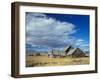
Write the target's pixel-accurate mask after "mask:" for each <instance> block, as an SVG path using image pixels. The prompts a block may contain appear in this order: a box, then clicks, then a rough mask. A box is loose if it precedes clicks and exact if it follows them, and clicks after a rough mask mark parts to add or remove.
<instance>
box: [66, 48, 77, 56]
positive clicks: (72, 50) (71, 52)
mask: <svg viewBox="0 0 100 80" xmlns="http://www.w3.org/2000/svg"><path fill="white" fill-rule="evenodd" d="M76 49H77V48H74V49H71V50H70V51H69V52H68V53H67V55H71V54H73V53H74V51H75V50H76Z"/></svg>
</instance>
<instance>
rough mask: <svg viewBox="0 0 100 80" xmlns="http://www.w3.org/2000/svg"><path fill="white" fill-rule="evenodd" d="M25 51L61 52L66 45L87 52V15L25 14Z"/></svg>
mask: <svg viewBox="0 0 100 80" xmlns="http://www.w3.org/2000/svg"><path fill="white" fill-rule="evenodd" d="M25 25H26V51H28V52H30V51H31V52H32V51H33V52H34V51H39V52H45V51H50V50H52V49H59V50H63V49H64V48H65V47H67V46H68V45H72V46H73V47H76V48H80V49H82V50H83V51H89V26H90V25H89V15H77V14H58V13H57V14H53V13H34V12H26V14H25Z"/></svg>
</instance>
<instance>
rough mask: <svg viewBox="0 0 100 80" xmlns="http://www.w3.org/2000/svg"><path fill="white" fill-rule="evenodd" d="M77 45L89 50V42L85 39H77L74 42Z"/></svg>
mask: <svg viewBox="0 0 100 80" xmlns="http://www.w3.org/2000/svg"><path fill="white" fill-rule="evenodd" d="M74 45H75V46H76V47H79V48H81V49H82V50H83V51H89V43H87V42H86V41H85V40H83V39H77V40H76V41H75V44H74Z"/></svg>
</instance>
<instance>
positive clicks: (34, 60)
mask: <svg viewBox="0 0 100 80" xmlns="http://www.w3.org/2000/svg"><path fill="white" fill-rule="evenodd" d="M82 64H89V57H80V58H79V57H78V58H72V57H64V58H49V57H48V56H28V55H27V56H26V67H35V66H36V67H38V66H64V65H82Z"/></svg>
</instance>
